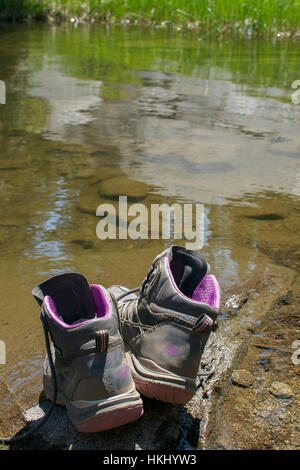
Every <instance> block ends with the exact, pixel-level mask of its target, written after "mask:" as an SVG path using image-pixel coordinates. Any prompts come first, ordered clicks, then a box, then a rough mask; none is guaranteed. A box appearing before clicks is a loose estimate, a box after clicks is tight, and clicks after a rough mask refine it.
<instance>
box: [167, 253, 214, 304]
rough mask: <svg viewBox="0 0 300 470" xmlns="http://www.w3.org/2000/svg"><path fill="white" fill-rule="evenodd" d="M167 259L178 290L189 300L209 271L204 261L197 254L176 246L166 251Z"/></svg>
mask: <svg viewBox="0 0 300 470" xmlns="http://www.w3.org/2000/svg"><path fill="white" fill-rule="evenodd" d="M167 257H168V258H169V261H170V268H171V272H172V275H173V277H174V280H175V282H176V284H177V287H178V289H179V290H180V291H181V292H182V293H183V294H184V295H186V296H187V297H190V298H191V297H192V295H193V292H194V290H195V289H196V287H197V286H198V284H199V283H200V282H201V281H202V279H203V278H204V276H205V275H206V274H207V272H208V270H209V266H208V264H207V262H206V260H205V259H204V258H203V257H202V256H201V255H200V254H199V253H197V252H195V251H192V250H187V249H186V248H184V247H181V246H177V245H175V246H172V247H171V248H170V249H169V250H168V252H167Z"/></svg>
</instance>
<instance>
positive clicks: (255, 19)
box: [0, 0, 300, 35]
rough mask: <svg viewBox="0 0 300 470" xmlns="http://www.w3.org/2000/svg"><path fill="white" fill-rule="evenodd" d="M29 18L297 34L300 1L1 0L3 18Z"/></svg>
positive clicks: (0, 16)
mask: <svg viewBox="0 0 300 470" xmlns="http://www.w3.org/2000/svg"><path fill="white" fill-rule="evenodd" d="M28 18H29V19H41V18H48V19H50V20H52V21H53V20H58V19H60V20H66V19H70V18H73V19H74V20H75V21H78V20H79V21H90V20H91V19H95V20H97V21H105V22H113V23H120V22H125V23H133V24H137V23H138V24H140V23H141V24H151V25H156V26H160V27H166V26H167V25H170V26H175V27H177V28H197V29H201V30H202V31H203V30H204V31H209V32H216V33H218V32H226V31H228V32H232V31H234V32H241V33H243V34H247V33H248V34H254V33H256V34H265V35H274V34H277V33H282V32H283V33H288V34H295V33H296V32H298V31H299V29H300V0H85V1H84V2H82V1H81V0H0V19H2V20H3V19H5V20H13V21H18V20H25V19H28Z"/></svg>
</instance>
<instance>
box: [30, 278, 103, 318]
mask: <svg viewBox="0 0 300 470" xmlns="http://www.w3.org/2000/svg"><path fill="white" fill-rule="evenodd" d="M32 293H33V295H34V297H35V299H36V300H37V302H38V303H39V304H41V303H42V302H43V299H44V297H45V296H46V295H49V296H50V297H51V299H52V300H53V301H54V304H55V307H56V310H57V314H58V315H59V316H60V317H61V318H62V320H63V321H64V322H65V323H67V324H69V325H71V324H72V323H78V322H80V321H83V320H88V319H92V318H94V317H95V311H96V308H95V305H94V301H93V297H92V294H91V290H90V286H89V284H88V282H87V280H86V278H85V277H84V276H82V275H81V274H77V273H67V274H60V275H58V276H54V277H52V278H51V279H48V280H47V281H45V282H43V283H42V284H40V285H39V286H37V287H35V288H34V289H33V291H32Z"/></svg>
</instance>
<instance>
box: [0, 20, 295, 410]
mask: <svg viewBox="0 0 300 470" xmlns="http://www.w3.org/2000/svg"><path fill="white" fill-rule="evenodd" d="M299 50H300V49H299V43H297V42H292V41H281V42H263V41H259V42H255V41H250V40H245V41H242V40H233V39H226V40H225V39H224V40H223V41H222V42H216V41H214V40H211V39H207V38H199V37H198V36H197V35H195V34H193V35H192V34H188V35H187V34H182V33H175V32H173V33H168V32H166V31H160V30H156V31H152V30H151V29H146V30H144V29H140V28H139V29H131V30H126V29H119V28H104V27H99V26H90V27H86V26H79V27H78V28H73V27H70V26H61V27H52V28H50V27H41V26H31V27H24V26H18V27H9V28H5V29H2V30H0V54H1V66H0V67H1V68H0V79H1V80H4V81H5V83H6V89H7V96H6V104H5V105H0V146H1V157H0V194H1V198H0V213H1V219H0V236H1V238H0V256H1V264H0V286H1V297H0V339H1V340H3V341H5V343H6V348H7V364H6V365H5V366H4V365H0V371H1V377H2V379H3V380H4V382H5V384H6V387H7V388H8V390H11V391H12V392H13V393H14V394H15V395H16V396H17V399H18V400H20V401H21V402H22V400H23V399H26V400H33V399H35V398H36V394H37V392H38V391H39V390H40V388H41V385H40V367H41V364H42V357H43V352H44V345H43V337H42V329H41V325H40V322H39V309H38V307H37V305H36V304H35V303H34V301H33V298H32V296H31V290H32V288H33V287H34V286H35V285H36V284H38V283H39V282H41V281H42V280H44V279H46V278H47V277H50V276H52V275H54V274H56V273H61V272H64V271H77V272H81V273H83V274H84V275H85V276H86V277H87V278H88V280H89V281H90V282H98V283H102V284H103V285H105V286H109V285H111V284H113V283H114V284H115V283H122V284H124V283H126V284H127V285H128V286H130V287H135V286H136V285H139V284H140V282H141V280H142V279H143V278H144V276H145V273H146V271H147V269H148V267H149V265H150V263H151V261H152V260H153V258H154V257H155V256H156V254H157V253H159V252H160V251H161V250H162V249H164V248H165V247H166V246H169V245H170V244H172V243H174V240H168V239H167V240H162V239H159V240H136V241H134V240H130V239H128V240H107V241H101V240H99V239H98V238H97V237H96V225H97V222H98V220H99V219H97V217H96V216H95V211H96V208H97V206H98V205H99V204H100V203H102V202H113V199H114V195H111V196H110V197H109V196H108V195H107V194H106V195H105V194H104V190H103V184H102V183H101V181H103V180H106V179H108V178H112V177H113V178H116V180H114V181H115V186H114V188H113V191H114V192H115V193H116V194H118V185H119V184H120V181H121V182H122V188H123V190H124V191H126V194H129V192H130V193H133V199H134V201H135V202H136V201H138V202H143V203H144V204H145V205H146V206H147V207H148V208H149V207H150V204H151V203H161V202H168V203H174V202H181V203H183V202H190V203H203V204H204V205H205V243H204V247H203V250H202V251H203V253H204V255H205V256H206V257H207V258H208V260H209V262H210V264H211V266H212V269H213V271H214V272H215V273H216V274H217V276H218V278H219V280H220V283H221V285H222V288H223V294H224V300H226V295H227V293H229V292H231V293H232V291H234V290H236V289H237V288H238V289H239V288H240V286H241V285H242V284H243V283H246V282H247V280H249V279H250V278H253V277H255V276H256V275H257V276H259V275H260V274H261V273H263V272H264V269H265V266H266V264H267V263H268V261H269V260H272V261H274V262H275V263H278V264H280V265H284V266H288V267H290V268H292V269H295V270H297V271H298V270H299V235H298V234H299V228H300V215H299V205H300V204H299V196H300V167H299V155H300V140H299V123H300V105H296V104H293V103H292V99H291V95H292V92H293V90H292V88H291V85H292V82H293V81H294V80H297V79H300V71H299V55H300V53H299ZM117 178H118V179H117ZM136 182H142V183H145V185H144V186H143V185H141V190H140V192H137V184H136ZM124 188H125V189H124ZM175 242H176V243H177V242H178V243H184V241H182V240H181V241H180V240H179V241H178V240H175ZM295 339H296V338H295ZM4 395H5V393H4ZM4 398H5V396H4ZM3 403H4V401H3Z"/></svg>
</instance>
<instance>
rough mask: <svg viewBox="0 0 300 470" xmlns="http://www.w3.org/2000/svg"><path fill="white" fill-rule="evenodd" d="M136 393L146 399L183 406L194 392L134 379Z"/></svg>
mask: <svg viewBox="0 0 300 470" xmlns="http://www.w3.org/2000/svg"><path fill="white" fill-rule="evenodd" d="M134 382H135V386H136V389H137V391H138V392H139V393H140V394H141V395H144V396H145V397H148V398H154V399H155V400H158V401H163V402H166V403H174V404H177V405H184V404H185V403H188V402H189V401H190V399H191V398H192V397H193V395H194V392H191V391H189V390H179V389H175V388H173V387H168V386H167V385H161V384H154V383H147V382H143V381H141V380H136V379H134Z"/></svg>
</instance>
